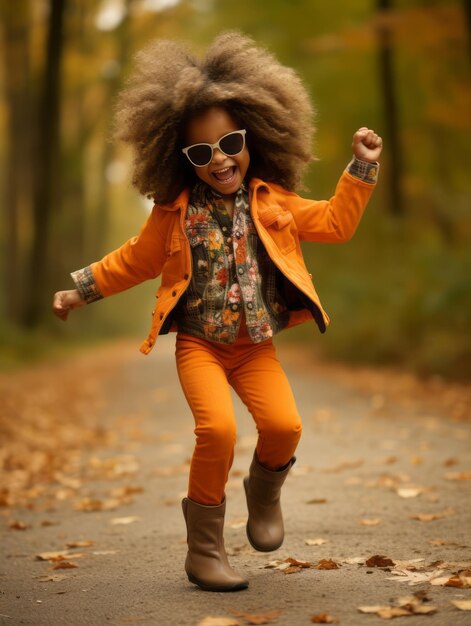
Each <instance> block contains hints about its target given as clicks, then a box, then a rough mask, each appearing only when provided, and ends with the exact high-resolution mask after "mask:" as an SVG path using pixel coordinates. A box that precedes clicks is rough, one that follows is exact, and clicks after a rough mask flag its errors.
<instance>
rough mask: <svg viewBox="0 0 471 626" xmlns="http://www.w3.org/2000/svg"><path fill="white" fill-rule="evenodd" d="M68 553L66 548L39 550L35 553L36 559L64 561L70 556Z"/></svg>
mask: <svg viewBox="0 0 471 626" xmlns="http://www.w3.org/2000/svg"><path fill="white" fill-rule="evenodd" d="M70 556H71V555H70V554H69V553H68V551H67V550H61V551H59V552H41V553H40V554H37V555H36V560H37V561H64V560H66V559H68V558H70Z"/></svg>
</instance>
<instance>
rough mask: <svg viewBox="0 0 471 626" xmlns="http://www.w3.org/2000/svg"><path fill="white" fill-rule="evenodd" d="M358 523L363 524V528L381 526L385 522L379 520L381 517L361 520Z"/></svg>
mask: <svg viewBox="0 0 471 626" xmlns="http://www.w3.org/2000/svg"><path fill="white" fill-rule="evenodd" d="M358 523H359V524H362V525H363V526H379V525H380V524H382V523H383V520H382V519H379V517H376V518H373V519H361V520H360V521H359V522H358Z"/></svg>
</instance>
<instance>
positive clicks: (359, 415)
mask: <svg viewBox="0 0 471 626" xmlns="http://www.w3.org/2000/svg"><path fill="white" fill-rule="evenodd" d="M173 342H174V339H173V337H165V338H162V339H161V340H159V343H158V345H157V347H156V349H155V351H154V353H153V354H152V356H150V357H148V358H144V357H142V356H141V355H140V354H139V353H137V352H136V351H135V346H131V347H130V346H129V344H123V348H122V353H121V354H120V356H119V359H117V363H116V364H115V367H114V370H115V371H114V372H113V377H112V380H109V379H108V380H107V382H106V383H105V382H104V383H103V385H106V388H104V389H103V393H105V391H106V397H107V403H105V404H104V406H103V408H102V409H101V410H100V414H99V415H97V420H99V422H100V424H101V426H102V428H103V429H104V431H105V432H106V433H107V435H108V437H107V441H108V443H107V445H103V447H101V448H99V449H96V450H91V451H90V454H89V455H86V456H85V460H86V470H84V472H85V474H84V475H85V476H86V481H85V486H82V488H81V490H80V491H77V493H76V497H75V498H70V497H65V496H64V499H63V500H57V502H56V503H54V506H53V507H51V506H49V508H48V509H47V510H44V511H41V510H40V511H38V510H31V511H28V510H26V511H24V510H21V511H10V510H6V511H4V514H3V517H2V518H0V521H1V524H2V530H1V533H2V538H1V542H2V548H1V550H2V561H1V566H0V586H1V595H0V614H1V615H0V624H2V625H3V624H30V625H34V626H42V625H44V626H55V625H62V624H73V625H75V624H77V625H82V624H83V625H93V626H95V625H100V624H114V625H116V626H124V625H127V624H149V625H154V624H155V625H159V626H160V625H162V626H177V625H181V626H196V625H197V624H199V622H200V621H202V620H203V619H204V618H205V617H207V616H220V617H225V618H226V619H228V618H231V617H232V619H233V620H234V624H236V623H239V624H241V625H245V624H247V623H250V622H249V621H247V619H246V618H244V616H239V617H235V616H234V613H233V612H231V610H232V609H233V610H235V611H239V612H245V613H248V614H262V613H267V612H268V613H269V612H271V611H275V610H278V611H281V613H280V614H279V616H278V617H277V619H274V618H273V619H272V621H271V622H270V623H274V624H278V625H279V626H302V625H304V624H306V625H307V624H310V623H312V621H311V617H312V616H313V615H318V614H329V615H331V616H333V617H334V618H336V619H337V620H338V621H339V623H340V624H341V625H343V626H363V625H365V626H377V625H378V624H383V623H384V619H382V618H380V617H379V616H377V615H375V614H362V613H360V612H359V611H358V607H360V606H365V605H390V604H392V603H394V601H395V600H397V599H398V598H400V597H402V596H406V595H410V594H413V593H416V594H419V596H420V595H422V596H425V600H424V598H423V597H422V598H421V600H420V602H421V604H422V606H430V605H434V606H436V607H437V612H436V613H435V614H432V615H414V616H411V617H410V619H411V620H412V621H411V624H413V625H415V626H422V625H424V624H427V626H464V625H465V624H467V625H469V624H471V613H470V612H469V611H468V612H465V611H461V610H458V609H457V608H456V607H454V605H453V604H452V601H453V600H464V599H468V600H469V599H471V590H470V589H469V588H456V587H444V586H435V585H431V584H430V583H429V582H427V581H422V582H419V584H417V585H414V586H409V585H408V583H407V582H401V577H400V576H399V575H398V569H399V568H400V564H398V561H406V562H407V563H406V564H405V565H403V569H404V568H409V572H410V573H409V577H412V576H414V575H415V576H416V577H418V578H420V576H422V577H425V575H424V571H425V572H433V571H436V570H440V569H442V568H443V567H444V568H445V569H444V574H443V576H448V578H449V577H451V576H452V573H453V572H456V571H458V570H463V569H468V570H469V569H471V567H470V565H468V566H467V567H466V562H467V563H468V564H469V563H470V562H471V548H470V546H471V537H470V533H471V510H470V509H471V506H470V486H471V482H470V481H469V480H458V479H459V478H465V477H466V476H468V478H469V470H470V469H471V463H470V441H471V423H470V422H469V421H464V420H462V421H453V420H451V419H450V418H449V417H444V416H442V415H440V414H439V413H436V414H435V413H434V412H433V411H430V408H427V409H425V408H424V407H423V406H421V405H420V403H419V404H417V403H416V404H412V405H410V406H407V405H406V406H403V405H401V404H399V403H397V404H396V403H394V402H392V401H390V400H387V399H386V400H385V398H384V397H383V396H381V395H378V394H373V395H372V394H371V393H370V392H368V393H366V392H361V391H359V390H355V389H354V388H352V387H351V386H350V385H347V384H346V383H345V384H344V383H342V382H340V381H339V380H338V379H337V380H335V379H334V378H332V377H329V376H328V375H327V374H324V373H323V370H322V368H321V367H319V365H315V364H311V363H310V362H309V360H308V359H306V358H303V360H302V362H300V357H299V352H298V353H297V352H296V351H295V350H293V349H292V348H289V349H287V348H280V356H281V359H282V361H283V362H284V364H285V368H286V370H287V372H288V375H289V377H290V380H291V381H292V386H293V389H294V391H295V395H296V397H297V401H298V406H299V409H300V413H301V415H302V416H303V421H304V430H303V438H302V442H301V444H300V446H299V448H298V453H297V456H298V463H297V465H296V466H295V469H294V471H293V472H292V474H291V475H290V476H289V478H288V480H287V483H286V485H285V489H284V491H283V508H284V515H285V526H286V540H285V544H284V545H283V547H282V548H281V549H280V550H278V551H277V552H275V553H271V554H258V553H255V552H254V551H252V550H251V549H249V547H248V545H247V541H246V537H245V528H244V520H245V516H246V508H245V502H244V494H243V489H242V488H241V481H242V476H243V475H244V473H245V471H246V469H247V467H248V465H249V463H250V459H251V455H252V450H253V445H254V442H255V437H254V427H253V422H252V420H251V418H250V416H249V415H248V414H247V412H246V410H245V408H244V407H243V406H242V405H241V404H240V403H239V402H238V400H237V399H236V400H235V401H236V404H237V407H238V416H239V440H238V441H239V443H238V446H237V449H236V456H235V462H234V467H233V472H232V475H231V479H230V482H229V484H228V488H227V503H228V504H227V518H226V527H227V528H226V545H227V548H228V551H229V553H230V554H231V561H232V564H233V566H234V567H235V568H236V569H237V570H238V571H240V572H241V573H242V574H243V575H245V576H247V577H248V578H249V580H250V587H249V589H248V590H246V591H243V592H238V593H229V594H227V593H226V594H223V593H220V594H218V593H205V592H202V591H200V590H198V589H197V588H196V587H194V586H193V585H191V584H189V583H188V581H187V580H186V577H185V575H184V571H183V562H184V558H185V553H186V545H185V529H184V522H183V518H182V514H181V508H180V500H181V498H182V496H183V495H184V494H185V488H186V480H187V462H188V459H189V457H190V455H191V451H192V446H193V434H192V420H191V416H190V415H189V412H188V409H187V406H186V403H185V400H184V398H183V396H182V393H181V391H180V389H179V386H178V380H177V376H176V372H175V366H174V361H173ZM105 380H106V379H105ZM51 385H54V381H51ZM272 392H273V393H276V389H273V391H272ZM464 472H468V474H465V473H464ZM78 478H80V475H78ZM453 478H455V479H453ZM72 479H73V477H72ZM84 480H85V479H84ZM63 482H65V483H66V487H67V486H68V487H70V488H71V489H72V491H73V487H74V485H73V481H72V482H70V480H69V483H67V480H66V479H63ZM126 488H127V489H126ZM401 488H402V489H409V491H403V492H400V493H402V495H403V496H404V495H408V496H410V497H401V495H399V493H398V489H401ZM116 489H118V491H116ZM119 489H120V490H119ZM140 489H142V492H139V490H140ZM112 490H115V491H113V492H112ZM69 491H70V489H69ZM417 491H419V492H420V493H419V495H417ZM111 492H112V493H111ZM132 492H134V493H132ZM85 495H86V496H87V497H88V498H89V500H88V503H89V506H90V508H93V507H94V504H93V502H95V508H99V507H100V506H101V507H102V508H106V506H112V505H113V502H111V503H110V498H111V499H113V498H114V500H115V503H116V501H117V504H118V505H119V506H118V507H117V508H115V509H114V510H95V511H91V512H84V511H77V510H74V508H73V504H74V503H75V505H77V503H78V504H79V506H80V503H81V505H82V506H83V507H85V501H84V496H85ZM126 498H128V499H129V500H130V502H129V503H128V504H125V503H124V501H125V500H126ZM97 503H98V504H97ZM427 513H430V514H438V516H439V518H440V519H436V520H434V521H428V522H427V521H419V520H414V519H411V516H413V515H415V514H427ZM18 518H19V519H21V520H22V521H23V522H24V523H26V524H27V525H28V526H29V528H28V529H26V530H25V531H19V530H18V531H17V530H13V529H11V528H9V527H8V524H9V523H11V521H12V520H14V519H18ZM122 518H125V519H124V520H123V519H122ZM126 518H127V519H126ZM116 519H121V521H124V522H128V523H124V524H123V523H121V524H117V523H116ZM365 520H367V522H365ZM371 520H373V522H371ZM367 524H369V525H367ZM370 524H372V525H370ZM319 538H320V539H323V540H325V543H323V544H322V545H307V544H306V540H309V539H310V540H313V539H319ZM79 540H81V541H85V542H87V541H93V542H94V544H93V545H90V546H84V547H78V548H70V549H68V552H69V555H68V556H67V555H66V560H67V561H68V562H70V563H72V564H76V565H77V567H76V568H73V569H59V570H54V569H53V567H55V566H56V565H57V564H58V563H59V562H54V561H39V560H35V555H37V554H39V553H43V552H46V551H62V552H64V550H66V548H65V545H66V543H68V542H74V541H75V542H76V541H79ZM76 553H79V554H82V555H83V556H81V557H78V558H74V554H76ZM374 555H385V556H387V557H389V558H390V559H391V560H392V561H393V562H394V563H395V564H396V565H395V566H394V565H390V566H389V568H387V569H384V568H382V569H381V568H378V567H372V566H371V567H368V566H366V565H365V564H364V562H365V560H366V559H368V558H369V557H372V556H374ZM287 557H292V558H295V559H298V560H302V561H309V562H311V563H313V564H318V563H319V561H320V560H322V559H326V560H328V559H331V560H333V561H335V562H336V563H337V564H338V565H339V567H338V568H337V569H332V570H320V569H315V568H304V569H302V571H299V572H294V573H292V574H285V573H284V572H283V571H282V570H280V569H268V568H266V567H265V566H266V565H267V564H269V563H270V562H272V561H275V560H278V561H281V560H283V559H285V558H287ZM414 559H420V560H418V561H417V563H416V566H417V570H418V571H416V572H415V573H414V572H411V569H412V568H413V564H411V563H410V562H411V561H412V560H414ZM439 562H442V565H441V566H440V563H439ZM453 563H455V565H453ZM388 570H389V571H388ZM436 576H438V574H436ZM391 578H394V580H390V579H391ZM48 579H52V580H48ZM468 580H469V579H468ZM403 619H405V618H403ZM213 623H214V624H217V623H218V622H213ZM226 623H227V624H229V623H230V621H227V622H224V621H221V622H220V624H226ZM252 623H262V622H261V621H259V622H254V621H253V620H252ZM400 623H402V621H401V622H400ZM406 623H409V622H408V621H406Z"/></svg>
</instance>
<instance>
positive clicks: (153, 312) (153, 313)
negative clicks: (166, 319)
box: [152, 309, 155, 317]
mask: <svg viewBox="0 0 471 626" xmlns="http://www.w3.org/2000/svg"><path fill="white" fill-rule="evenodd" d="M154 315H155V309H154V310H153V311H152V317H154Z"/></svg>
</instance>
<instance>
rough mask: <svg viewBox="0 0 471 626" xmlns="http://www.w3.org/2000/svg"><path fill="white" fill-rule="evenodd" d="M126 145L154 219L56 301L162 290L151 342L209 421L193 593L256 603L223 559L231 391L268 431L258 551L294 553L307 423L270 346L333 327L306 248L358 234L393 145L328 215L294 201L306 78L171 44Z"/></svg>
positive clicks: (261, 445)
mask: <svg viewBox="0 0 471 626" xmlns="http://www.w3.org/2000/svg"><path fill="white" fill-rule="evenodd" d="M117 121H118V136H120V138H121V139H123V140H125V141H127V142H129V143H131V144H132V145H133V147H134V149H135V162H134V177H133V182H134V184H135V185H136V186H137V188H138V189H139V191H140V192H141V193H143V194H146V195H147V196H149V197H151V198H153V200H154V202H155V206H154V208H153V210H152V213H151V215H150V216H149V218H148V220H147V221H146V223H145V224H144V226H143V228H142V230H141V232H140V234H139V235H138V236H137V237H133V238H132V239H130V240H129V241H127V242H126V243H125V244H124V245H122V246H121V247H120V248H118V249H117V250H115V251H114V252H111V253H110V254H108V255H107V256H105V257H104V258H103V259H102V260H101V261H99V262H97V263H93V264H92V265H91V266H88V267H86V268H84V269H82V270H79V271H76V272H74V273H73V274H72V276H73V279H74V281H75V284H76V289H73V290H68V291H59V292H57V293H56V294H55V296H54V302H53V310H54V313H55V314H56V315H57V316H58V317H60V318H61V319H63V320H66V319H67V316H68V313H69V311H71V310H73V309H75V308H77V307H80V306H82V305H83V304H85V303H90V302H93V301H95V300H98V299H100V298H103V297H107V296H110V295H112V294H115V293H118V292H120V291H123V290H124V289H128V288H130V287H132V286H133V285H136V284H138V283H140V282H142V281H144V280H147V279H150V278H156V277H157V276H161V286H160V287H159V289H158V291H157V305H156V307H155V310H154V312H153V322H152V327H151V330H150V332H149V335H148V337H147V339H146V340H145V341H144V343H143V344H142V346H141V351H142V352H143V353H144V354H148V353H149V352H150V350H151V349H152V347H153V345H154V343H155V341H156V339H157V337H158V335H159V334H166V333H168V332H169V331H171V330H176V331H177V337H176V360H177V370H178V375H179V378H180V382H181V386H182V388H183V392H184V394H185V396H186V398H187V401H188V404H189V406H190V408H191V410H192V413H193V416H194V419H195V425H196V427H195V435H196V445H195V449H194V453H193V457H192V461H191V468H190V476H189V489H188V497H187V498H184V500H183V503H182V506H183V512H184V517H185V521H186V525H187V541H188V554H187V558H186V563H185V569H186V573H187V575H188V579H189V580H190V581H191V582H192V583H194V584H196V585H198V586H199V587H200V588H201V589H204V590H208V591H229V590H238V589H245V588H246V587H247V586H248V582H247V581H246V580H245V579H244V578H242V577H241V576H239V575H238V574H237V573H236V572H235V571H234V570H233V569H232V568H231V566H230V565H229V563H228V560H227V556H226V553H225V550H224V540H223V526H224V513H225V494H224V487H225V484H226V481H227V478H228V473H229V470H230V468H231V464H232V460H233V453H234V444H235V441H236V425H235V416H234V412H233V407H232V402H231V397H230V391H229V387H230V386H232V387H233V388H234V389H235V391H236V392H237V393H238V395H239V396H240V397H241V399H242V400H243V402H244V403H245V404H246V406H247V407H248V409H249V411H250V412H251V414H252V416H253V418H254V420H255V423H256V427H257V431H258V442H257V446H256V450H255V451H254V455H253V460H252V463H251V466H250V469H249V475H248V477H247V478H245V480H244V487H245V492H246V497H247V506H248V515H249V517H248V522H247V536H248V539H249V541H250V543H251V545H252V546H253V547H254V548H255V549H256V550H261V551H271V550H276V549H277V548H279V547H280V546H281V544H282V542H283V532H284V531H283V519H282V514H281V508H280V490H281V487H282V485H283V482H284V481H285V478H286V476H287V474H288V472H289V470H290V468H291V467H292V465H293V463H294V461H295V457H294V456H293V455H294V451H295V449H296V446H297V444H298V441H299V438H300V435H301V420H300V417H299V415H298V411H297V408H296V404H295V401H294V399H293V395H292V392H291V389H290V386H289V383H288V380H287V378H286V375H285V374H284V372H283V370H282V369H281V366H280V364H279V362H278V360H277V357H276V354H275V349H274V347H273V343H272V337H273V335H275V334H276V333H277V332H279V331H280V330H282V329H284V328H288V327H291V326H294V325H295V324H299V323H301V322H305V321H308V320H312V319H314V320H315V322H316V323H317V325H318V327H319V329H320V331H321V332H324V331H325V329H326V326H327V324H328V323H329V319H328V317H327V315H326V313H325V312H324V310H323V308H322V306H321V303H320V301H319V298H318V296H317V293H316V291H315V289H314V287H313V284H312V280H311V275H310V274H309V273H308V271H307V269H306V266H305V264H304V261H303V257H302V252H301V247H300V240H308V241H322V242H337V241H346V240H348V239H350V237H351V236H352V235H353V233H354V231H355V229H356V227H357V225H358V222H359V220H360V218H361V215H362V213H363V211H364V209H365V206H366V204H367V202H368V199H369V197H370V195H371V193H372V190H373V188H374V185H375V182H376V175H377V171H378V163H377V159H378V157H379V155H380V153H381V149H382V141H381V139H380V137H378V135H377V134H376V133H375V132H373V131H372V130H369V129H368V128H360V130H358V131H357V132H356V133H355V134H354V136H353V144H352V147H353V153H354V157H353V159H352V161H351V162H350V164H349V165H348V167H347V169H346V170H345V172H343V174H342V176H341V177H340V180H339V182H338V185H337V188H336V192H335V195H334V196H333V197H332V198H331V199H330V200H323V201H314V200H305V199H303V198H301V197H300V196H298V195H296V194H295V193H294V189H295V188H296V187H297V185H298V184H299V182H300V179H301V176H302V173H303V170H304V168H305V166H306V164H307V163H308V162H309V161H310V160H311V139H312V131H313V126H312V109H311V105H310V102H309V98H308V95H307V93H306V91H305V89H304V87H303V86H302V84H301V81H300V80H299V78H298V77H297V75H296V74H295V72H294V71H293V70H291V69H289V68H286V67H283V66H282V65H280V64H279V63H278V62H277V61H276V60H275V59H274V58H273V57H272V56H271V55H270V54H269V53H268V52H266V51H264V50H261V49H260V48H258V47H257V46H256V45H255V44H254V42H253V41H252V40H251V39H249V38H247V37H245V36H242V35H240V34H238V33H225V34H223V35H221V36H219V37H218V38H217V39H216V40H215V41H214V43H213V44H212V45H211V46H210V48H209V49H208V51H207V54H206V57H205V58H204V60H203V61H199V60H197V59H195V58H194V57H193V56H191V54H190V53H189V52H188V51H187V50H186V49H185V48H184V47H182V46H181V45H178V44H176V43H173V42H170V41H157V42H154V43H153V44H152V45H151V46H149V47H148V48H147V49H146V50H144V51H143V52H141V53H140V54H139V55H138V56H137V71H136V72H135V74H134V76H133V77H132V78H131V79H130V81H129V82H128V84H127V86H126V88H125V89H124V91H123V93H122V94H121V99H120V102H119V107H118V115H117Z"/></svg>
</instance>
